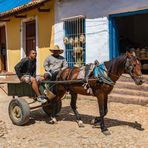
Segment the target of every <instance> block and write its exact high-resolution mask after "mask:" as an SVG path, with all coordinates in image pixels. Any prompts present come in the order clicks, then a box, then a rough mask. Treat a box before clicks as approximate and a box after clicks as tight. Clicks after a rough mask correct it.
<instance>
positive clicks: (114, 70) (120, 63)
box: [51, 54, 143, 135]
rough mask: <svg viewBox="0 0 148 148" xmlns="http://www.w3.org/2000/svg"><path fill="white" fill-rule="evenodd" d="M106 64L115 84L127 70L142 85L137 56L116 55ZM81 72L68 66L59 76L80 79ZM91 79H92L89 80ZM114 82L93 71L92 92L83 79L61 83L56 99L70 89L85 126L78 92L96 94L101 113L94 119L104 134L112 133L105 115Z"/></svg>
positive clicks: (72, 100)
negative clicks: (106, 124)
mask: <svg viewBox="0 0 148 148" xmlns="http://www.w3.org/2000/svg"><path fill="white" fill-rule="evenodd" d="M104 66H105V68H106V70H105V69H104V71H106V73H107V77H108V78H109V79H110V81H111V82H113V83H114V84H115V83H116V81H117V80H118V79H119V78H120V76H121V75H122V74H123V73H124V72H126V73H128V74H129V75H130V76H131V78H132V79H133V80H134V82H135V84H137V85H142V83H143V79H142V72H141V63H140V61H139V59H138V58H137V57H136V56H131V57H130V56H128V55H127V54H124V55H121V56H119V57H116V58H114V59H112V60H110V61H107V62H104ZM79 72H80V68H79V67H74V68H69V67H68V68H66V69H64V70H63V71H61V72H60V76H59V77H58V80H59V81H65V80H72V81H75V80H78V78H77V77H78V74H79ZM89 80H90V81H89ZM113 83H106V82H104V81H100V76H99V75H98V76H94V73H93V72H92V73H91V74H90V75H89V77H88V80H87V85H88V86H89V88H91V90H92V93H88V89H86V88H84V84H86V81H84V82H83V81H82V82H81V83H80V82H78V83H70V84H62V85H61V84H59V85H57V88H56V91H57V94H56V99H61V98H62V97H63V96H64V94H65V93H66V92H67V91H68V92H70V94H71V102H70V106H71V108H72V110H73V112H74V114H75V116H76V120H77V121H78V125H79V126H80V127H83V121H82V120H81V116H80V114H79V112H78V110H77V106H76V102H77V94H82V95H87V96H88V95H89V96H95V97H96V98H97V102H98V107H99V113H100V116H98V117H96V118H95V119H94V122H95V123H99V124H100V128H101V131H102V132H103V133H104V134H106V135H107V134H110V133H109V130H108V129H107V127H106V126H105V123H104V117H105V115H106V114H107V112H108V107H107V103H108V95H109V93H110V92H111V91H112V89H113V87H114V85H113ZM51 116H52V119H54V121H55V114H54V113H52V115H51Z"/></svg>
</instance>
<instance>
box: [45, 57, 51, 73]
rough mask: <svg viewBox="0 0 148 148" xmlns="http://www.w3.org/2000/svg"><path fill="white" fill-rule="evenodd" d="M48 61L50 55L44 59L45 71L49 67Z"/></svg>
mask: <svg viewBox="0 0 148 148" xmlns="http://www.w3.org/2000/svg"><path fill="white" fill-rule="evenodd" d="M49 63H50V57H47V58H46V59H45V61H44V69H45V71H47V72H49V70H50V68H49Z"/></svg>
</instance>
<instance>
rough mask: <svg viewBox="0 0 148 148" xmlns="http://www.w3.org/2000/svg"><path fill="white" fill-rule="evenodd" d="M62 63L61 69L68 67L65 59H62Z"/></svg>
mask: <svg viewBox="0 0 148 148" xmlns="http://www.w3.org/2000/svg"><path fill="white" fill-rule="evenodd" d="M62 64H63V65H62V70H63V69H65V68H67V67H68V63H67V61H66V59H64V60H63V63H62Z"/></svg>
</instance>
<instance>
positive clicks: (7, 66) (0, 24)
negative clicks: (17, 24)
mask: <svg viewBox="0 0 148 148" xmlns="http://www.w3.org/2000/svg"><path fill="white" fill-rule="evenodd" d="M2 26H4V27H5V35H6V52H7V53H6V56H7V57H6V60H7V61H6V63H7V65H6V70H7V71H9V58H8V57H9V56H8V55H9V54H8V34H7V33H8V32H7V24H6V22H2V23H0V27H2Z"/></svg>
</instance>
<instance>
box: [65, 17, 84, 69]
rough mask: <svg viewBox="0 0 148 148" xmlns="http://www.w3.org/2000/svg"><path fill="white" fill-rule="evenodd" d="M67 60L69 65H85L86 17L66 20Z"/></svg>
mask: <svg viewBox="0 0 148 148" xmlns="http://www.w3.org/2000/svg"><path fill="white" fill-rule="evenodd" d="M64 30H65V37H64V39H63V42H64V44H65V48H66V60H67V62H68V65H69V67H73V66H82V65H85V44H86V43H85V41H86V39H85V18H84V17H76V18H71V19H67V20H65V21H64Z"/></svg>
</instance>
